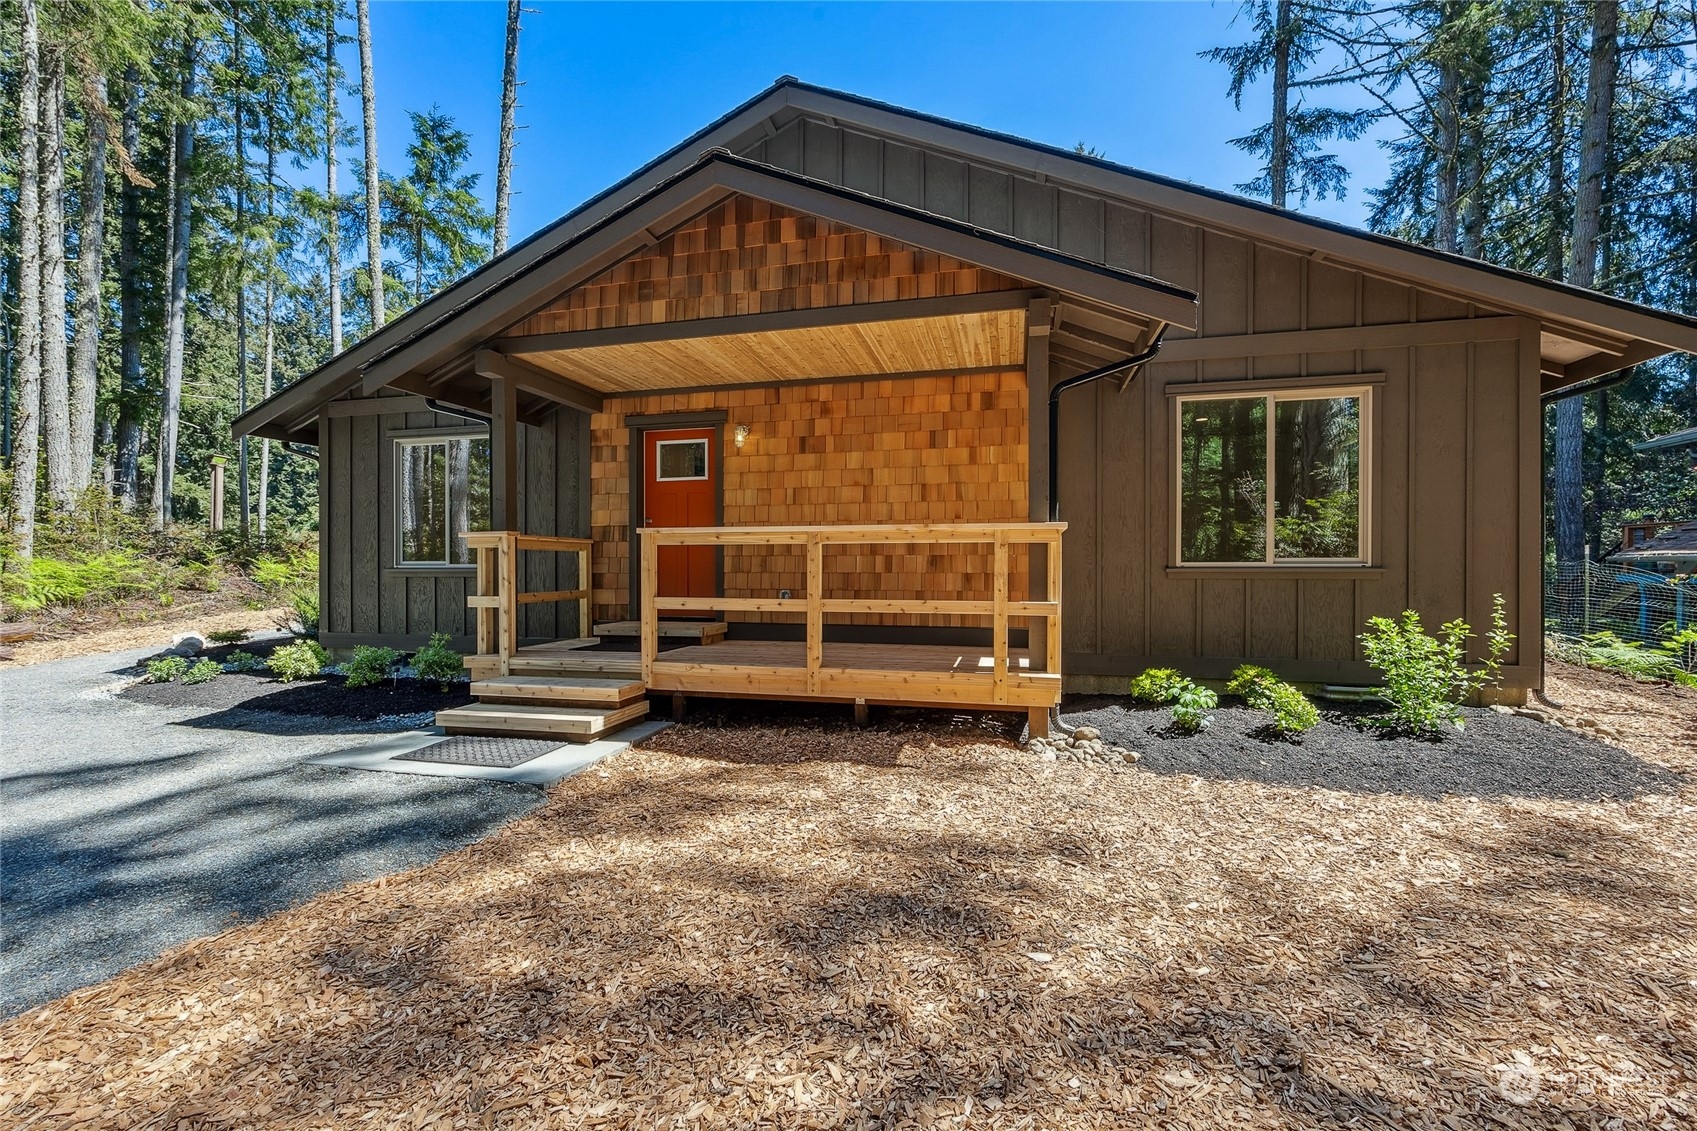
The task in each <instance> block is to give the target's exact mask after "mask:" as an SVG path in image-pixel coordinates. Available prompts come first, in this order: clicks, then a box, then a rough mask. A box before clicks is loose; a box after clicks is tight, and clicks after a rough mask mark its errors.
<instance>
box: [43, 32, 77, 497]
mask: <svg viewBox="0 0 1697 1131" xmlns="http://www.w3.org/2000/svg"><path fill="white" fill-rule="evenodd" d="M42 62H43V63H44V64H45V66H44V67H43V69H42V80H43V82H42V91H41V132H40V134H39V141H40V145H41V431H42V435H43V439H44V440H45V447H46V448H47V497H48V499H49V500H50V501H51V502H52V504H53V507H54V509H55V510H59V511H66V510H70V509H71V506H72V504H73V503H74V502H75V500H76V494H77V492H76V475H75V473H74V472H73V471H72V467H71V465H72V464H73V463H74V462H75V460H74V459H73V457H72V453H71V371H70V365H69V360H68V357H67V354H66V350H65V52H64V49H63V48H54V49H52V50H50V51H48V52H47V53H46V55H45V57H44V58H43V60H42Z"/></svg>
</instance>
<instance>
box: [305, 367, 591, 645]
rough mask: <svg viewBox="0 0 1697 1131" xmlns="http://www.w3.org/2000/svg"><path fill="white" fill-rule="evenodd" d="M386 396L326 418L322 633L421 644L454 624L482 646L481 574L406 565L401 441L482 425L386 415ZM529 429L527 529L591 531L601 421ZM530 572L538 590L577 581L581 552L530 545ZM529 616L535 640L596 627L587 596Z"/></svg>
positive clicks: (524, 479)
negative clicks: (580, 609) (583, 618)
mask: <svg viewBox="0 0 1697 1131" xmlns="http://www.w3.org/2000/svg"><path fill="white" fill-rule="evenodd" d="M383 399H384V398H381V397H379V398H370V399H366V400H353V401H333V402H331V406H328V407H327V409H326V411H325V413H324V415H323V416H322V417H321V418H320V420H319V437H320V439H319V459H320V469H321V476H320V482H321V484H322V488H321V495H320V508H319V553H320V555H321V557H322V563H321V576H322V579H323V583H322V587H321V596H320V624H319V640H320V641H321V642H322V643H323V644H324V645H325V647H327V648H352V647H354V646H355V645H359V644H380V645H386V646H389V647H394V648H403V649H412V648H416V647H418V646H419V645H421V644H424V643H425V642H427V641H428V640H429V639H430V636H431V634H432V633H436V632H445V633H447V634H448V635H449V636H450V637H452V638H453V646H454V648H456V649H457V650H459V651H462V652H471V651H473V650H474V648H473V634H474V632H475V628H476V617H475V614H474V613H473V612H472V610H470V609H468V608H467V607H466V597H467V596H468V595H470V594H471V592H472V591H473V588H474V586H475V584H476V581H475V574H474V571H473V570H472V569H471V568H470V567H452V568H429V567H416V566H407V567H400V566H397V565H396V564H395V563H396V561H397V560H398V556H399V555H398V554H397V552H396V537H397V525H396V518H395V498H396V496H395V456H394V440H395V439H397V438H399V437H401V436H403V435H404V434H405V433H407V432H409V431H413V430H417V429H433V428H465V429H470V430H475V429H477V428H478V427H479V425H478V423H477V422H475V421H468V420H466V419H464V418H462V417H458V416H452V415H448V414H446V413H436V412H430V411H422V412H420V411H414V412H384V411H382V406H381V401H382V400H383ZM409 399H410V398H409ZM338 405H339V406H342V407H340V408H336V407H334V406H338ZM518 434H519V468H520V476H521V478H520V483H519V526H520V529H521V530H523V531H524V532H525V533H528V534H554V535H560V536H564V537H585V536H587V534H588V531H589V504H588V491H587V485H588V484H587V473H588V466H587V464H588V458H587V457H588V450H589V417H588V416H587V415H585V414H583V413H579V412H573V411H571V410H569V409H560V410H559V411H556V412H554V413H552V414H551V415H549V416H548V417H547V418H546V419H545V420H544V421H543V423H542V425H541V426H540V427H538V426H533V425H529V424H520V425H519V428H518ZM520 568H521V570H522V572H523V586H524V588H525V589H527V590H530V591H548V590H556V589H571V588H575V587H576V584H577V579H576V572H577V567H576V564H575V559H574V558H573V557H572V556H571V555H559V554H552V553H544V552H528V553H526V554H524V555H523V557H522V558H521V561H520ZM522 616H523V617H524V623H523V624H522V626H521V628H520V634H521V636H522V637H523V638H524V639H525V640H526V641H539V640H554V639H561V638H571V637H576V636H581V635H583V632H582V631H581V630H580V629H581V628H582V627H586V626H579V625H578V623H577V619H578V614H577V604H576V603H575V602H567V603H565V604H560V605H553V604H548V603H538V604H534V605H529V606H527V607H526V608H525V609H524V611H523V613H522Z"/></svg>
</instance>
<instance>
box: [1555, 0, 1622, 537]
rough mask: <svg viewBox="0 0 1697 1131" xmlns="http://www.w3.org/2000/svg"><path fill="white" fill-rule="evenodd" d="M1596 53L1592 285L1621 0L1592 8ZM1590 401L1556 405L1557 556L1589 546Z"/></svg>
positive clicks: (1591, 96) (1585, 277)
mask: <svg viewBox="0 0 1697 1131" xmlns="http://www.w3.org/2000/svg"><path fill="white" fill-rule="evenodd" d="M1592 12H1593V16H1592V20H1593V22H1592V25H1591V55H1590V59H1589V61H1588V66H1587V76H1586V87H1585V120H1584V123H1583V124H1582V126H1581V127H1580V132H1579V183H1578V185H1577V186H1576V187H1575V192H1574V201H1573V239H1572V243H1571V245H1570V252H1569V254H1570V257H1571V258H1570V260H1569V263H1568V271H1567V279H1568V282H1570V283H1573V284H1574V285H1575V286H1580V287H1589V286H1592V285H1593V284H1594V283H1595V282H1596V279H1597V237H1598V232H1599V229H1600V226H1601V219H1602V213H1603V173H1604V170H1605V168H1606V167H1607V163H1608V153H1609V146H1610V143H1611V141H1612V135H1613V127H1614V96H1615V77H1616V69H1617V66H1618V62H1619V44H1618V33H1619V20H1620V9H1619V6H1618V5H1617V4H1616V3H1615V0H1600V2H1599V3H1597V4H1596V5H1595V6H1594V7H1593V8H1592ZM1584 456H1585V406H1584V404H1583V403H1582V400H1581V398H1579V397H1569V398H1568V399H1567V400H1565V401H1561V402H1560V403H1559V404H1558V405H1557V406H1556V451H1555V463H1556V468H1555V526H1556V532H1555V533H1556V560H1557V561H1560V562H1576V561H1578V560H1580V558H1581V557H1582V556H1583V555H1584V552H1585V468H1584Z"/></svg>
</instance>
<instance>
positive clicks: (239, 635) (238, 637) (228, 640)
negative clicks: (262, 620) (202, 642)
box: [206, 628, 253, 644]
mask: <svg viewBox="0 0 1697 1131" xmlns="http://www.w3.org/2000/svg"><path fill="white" fill-rule="evenodd" d="M252 635H253V633H251V632H249V631H248V630H247V629H245V628H224V629H220V630H218V631H217V632H209V633H207V634H206V638H207V639H208V640H210V641H212V643H214V644H240V643H241V642H242V641H244V640H246V639H247V638H248V637H250V636H252Z"/></svg>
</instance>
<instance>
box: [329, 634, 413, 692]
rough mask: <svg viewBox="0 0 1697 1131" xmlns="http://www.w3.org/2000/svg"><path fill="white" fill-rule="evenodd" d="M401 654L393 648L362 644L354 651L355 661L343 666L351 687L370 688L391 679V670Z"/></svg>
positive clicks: (343, 671) (352, 660) (343, 672)
mask: <svg viewBox="0 0 1697 1131" xmlns="http://www.w3.org/2000/svg"><path fill="white" fill-rule="evenodd" d="M400 658H401V654H400V653H399V652H397V651H395V650H394V649H393V648H373V647H370V646H369V645H365V644H361V645H360V646H359V647H358V648H355V649H354V655H353V659H351V660H349V661H348V662H347V663H345V664H343V665H342V674H343V675H345V676H347V677H348V686H349V687H370V686H371V685H372V684H374V683H381V682H382V681H383V680H385V679H388V678H389V669H390V668H392V667H394V666H395V661H396V660H398V659H400Z"/></svg>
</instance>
